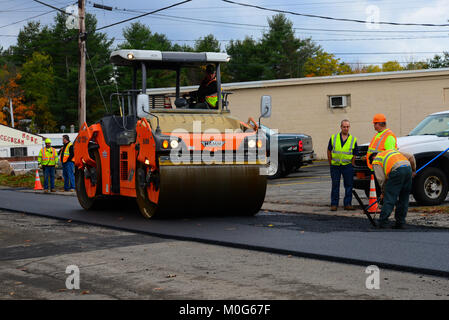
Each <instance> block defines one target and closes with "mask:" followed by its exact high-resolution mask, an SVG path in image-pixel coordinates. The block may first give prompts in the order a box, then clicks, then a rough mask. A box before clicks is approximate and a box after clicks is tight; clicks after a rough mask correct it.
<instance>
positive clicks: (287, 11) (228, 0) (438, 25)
mask: <svg viewBox="0 0 449 320" xmlns="http://www.w3.org/2000/svg"><path fill="white" fill-rule="evenodd" d="M221 1H223V2H227V3H231V4H235V5H239V6H243V7H249V8H256V9H260V10H265V11H272V12H277V13H287V14H292V15H295V16H303V17H309V18H319V19H326V20H334V21H345V22H357V23H363V24H367V23H369V24H386V25H394V26H421V27H449V24H433V23H401V22H386V21H369V22H368V21H366V20H357V19H346V18H334V17H328V16H320V15H315V14H306V13H298V12H293V11H289V10H279V9H270V8H266V7H261V6H257V5H253V4H247V3H240V2H235V1H231V0H221Z"/></svg>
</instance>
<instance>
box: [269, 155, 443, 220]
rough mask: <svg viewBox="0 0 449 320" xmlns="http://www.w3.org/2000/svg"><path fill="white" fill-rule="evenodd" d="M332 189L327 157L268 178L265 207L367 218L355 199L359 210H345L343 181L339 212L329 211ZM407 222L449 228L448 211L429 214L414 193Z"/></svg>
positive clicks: (365, 198) (361, 196) (292, 211)
mask: <svg viewBox="0 0 449 320" xmlns="http://www.w3.org/2000/svg"><path fill="white" fill-rule="evenodd" d="M330 192H331V179H330V173H329V165H328V162H327V161H326V160H323V161H315V162H314V163H313V164H310V165H307V166H305V167H302V168H301V169H300V170H299V171H298V172H295V173H292V174H290V175H288V176H287V177H285V178H280V179H274V180H269V182H268V187H267V194H266V196H265V202H264V205H263V207H262V209H263V210H266V211H276V212H285V213H309V214H323V215H333V216H335V215H341V216H350V217H360V218H363V219H366V216H365V215H364V214H363V212H362V210H360V209H358V203H357V201H356V199H354V198H353V200H352V204H353V205H354V206H355V207H356V208H357V210H354V211H345V210H343V203H342V202H343V195H344V188H343V180H342V181H341V186H340V204H339V208H338V211H336V212H333V211H332V212H331V211H330ZM356 192H357V194H358V195H359V196H360V198H361V199H362V201H363V202H364V203H365V204H368V199H367V197H366V196H365V193H364V192H363V191H362V190H356ZM447 205H449V197H448V198H446V201H445V202H444V203H443V204H442V205H441V206H447ZM391 218H392V217H390V219H391ZM407 222H408V223H411V224H417V225H425V226H438V227H449V217H448V215H447V214H438V213H436V212H433V213H432V212H431V213H428V212H427V210H426V208H425V207H419V206H417V204H416V202H415V199H414V198H413V196H410V208H409V212H408V215H407Z"/></svg>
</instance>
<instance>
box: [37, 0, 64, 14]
mask: <svg viewBox="0 0 449 320" xmlns="http://www.w3.org/2000/svg"><path fill="white" fill-rule="evenodd" d="M33 1H34V2H37V3H40V4H42V5H44V6H46V7H49V8H52V9H55V10H57V11H59V12H61V13H62V14H67V15H70V13H67V12H65V11H64V10H62V9H59V8H57V7H55V6H52V5H51V4H48V3H45V2H42V1H39V0H33Z"/></svg>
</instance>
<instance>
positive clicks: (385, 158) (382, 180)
mask: <svg viewBox="0 0 449 320" xmlns="http://www.w3.org/2000/svg"><path fill="white" fill-rule="evenodd" d="M369 161H370V163H372V165H373V169H374V173H375V176H376V179H377V182H378V183H379V185H380V188H381V190H382V194H381V196H380V199H381V201H382V200H383V205H382V210H381V212H380V215H379V220H378V227H379V228H385V227H387V223H388V217H389V216H390V214H391V212H392V211H393V208H394V207H395V206H396V210H395V214H394V217H395V220H396V224H395V225H394V226H393V228H395V229H402V228H403V227H404V224H405V217H406V216H407V210H408V204H409V197H410V191H411V189H412V177H414V176H415V175H416V160H415V157H414V156H413V155H411V154H408V153H405V152H402V153H401V152H399V151H397V150H387V151H382V152H380V153H378V154H372V155H371V156H370V158H369Z"/></svg>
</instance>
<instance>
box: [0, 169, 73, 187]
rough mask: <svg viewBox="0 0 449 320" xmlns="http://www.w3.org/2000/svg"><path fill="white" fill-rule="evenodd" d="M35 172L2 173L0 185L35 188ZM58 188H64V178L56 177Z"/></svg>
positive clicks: (42, 180)
mask: <svg viewBox="0 0 449 320" xmlns="http://www.w3.org/2000/svg"><path fill="white" fill-rule="evenodd" d="M35 174H36V173H35V172H29V173H27V174H24V175H18V176H10V175H6V174H0V185H1V186H7V187H12V188H30V189H33V188H34V183H35V179H36V176H35ZM43 178H44V177H41V184H42V186H43V185H44V179H43ZM55 187H56V189H60V188H64V180H62V179H55Z"/></svg>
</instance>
